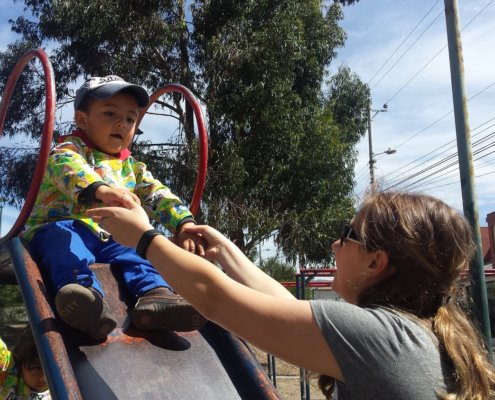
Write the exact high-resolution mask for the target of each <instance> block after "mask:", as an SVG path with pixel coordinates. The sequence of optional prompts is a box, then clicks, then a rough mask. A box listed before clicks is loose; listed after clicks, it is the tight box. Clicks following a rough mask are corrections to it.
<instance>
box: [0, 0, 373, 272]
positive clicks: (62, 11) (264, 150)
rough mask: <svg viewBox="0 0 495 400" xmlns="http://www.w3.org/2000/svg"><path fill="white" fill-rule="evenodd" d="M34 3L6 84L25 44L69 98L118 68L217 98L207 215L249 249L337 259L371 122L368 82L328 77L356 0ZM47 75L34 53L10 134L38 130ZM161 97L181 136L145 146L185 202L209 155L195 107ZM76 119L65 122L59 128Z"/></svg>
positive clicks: (8, 163)
mask: <svg viewBox="0 0 495 400" xmlns="http://www.w3.org/2000/svg"><path fill="white" fill-rule="evenodd" d="M24 3H25V8H26V11H29V12H31V13H32V15H33V16H32V17H27V16H20V17H18V18H17V19H16V20H15V21H12V22H11V25H12V29H13V30H14V31H15V32H17V33H18V34H19V36H20V39H19V40H18V41H16V42H14V43H12V44H10V45H9V46H8V48H7V50H6V51H5V52H3V53H1V54H0V65H1V76H0V80H1V82H2V85H4V84H5V82H6V79H7V76H8V74H9V71H10V69H11V68H12V66H13V64H14V62H15V61H16V59H17V58H18V57H19V56H20V54H22V53H23V52H24V51H25V50H26V49H29V48H32V47H37V46H43V47H45V48H46V49H47V51H48V52H49V55H50V58H51V60H52V62H53V66H54V70H55V75H56V82H57V98H58V99H59V102H60V104H65V103H68V102H70V101H71V100H72V99H73V95H74V93H73V92H72V91H71V90H70V88H69V87H70V84H71V83H73V82H75V81H77V80H80V79H81V77H87V76H90V75H100V76H101V75H108V74H116V75H119V76H122V77H123V78H125V79H126V80H130V81H132V82H135V83H138V84H142V85H144V86H146V87H147V88H148V89H149V90H150V91H154V90H155V89H157V88H159V87H161V86H163V85H164V84H167V83H172V82H177V83H181V84H183V85H185V86H187V87H188V88H189V89H191V90H192V91H193V93H195V94H196V96H197V97H198V98H200V99H201V101H202V102H203V104H204V105H205V109H206V112H207V120H208V130H209V135H210V139H209V151H210V158H209V170H208V181H207V186H206V190H205V194H204V197H203V202H202V206H201V211H200V214H199V216H198V219H199V220H200V221H203V222H206V223H209V224H211V225H213V226H216V227H217V228H219V229H220V230H221V231H223V232H225V233H226V234H227V235H228V236H229V237H230V238H231V239H233V240H235V241H236V243H237V244H238V245H239V246H240V247H241V248H242V249H243V250H244V251H246V252H249V251H250V250H252V249H253V247H254V246H255V245H256V244H257V243H259V242H260V241H263V240H266V239H267V238H268V237H270V236H273V237H274V241H275V243H276V245H277V246H279V247H280V250H281V251H282V252H283V254H284V255H285V256H286V257H287V259H288V260H290V261H295V260H298V261H300V262H302V263H309V262H312V263H322V262H323V263H324V262H326V261H328V257H329V251H330V244H331V242H332V240H333V239H334V238H335V237H336V236H337V235H338V231H339V229H340V226H341V222H342V220H343V219H345V218H347V217H349V216H350V215H351V214H352V212H353V198H352V190H353V186H354V181H353V179H354V176H353V167H354V163H355V160H356V153H355V150H354V145H355V144H356V143H357V141H358V140H359V139H360V137H361V136H362V135H363V133H364V131H365V127H366V115H365V113H364V112H363V110H365V105H366V101H367V98H368V96H369V93H368V88H367V86H366V85H365V84H364V83H362V82H361V81H360V80H359V78H358V77H357V76H356V75H355V74H354V73H352V71H350V70H349V69H348V68H347V67H345V66H342V67H340V68H339V69H338V70H337V72H336V73H335V74H334V75H333V76H329V75H328V74H327V71H328V70H329V66H330V64H331V62H332V60H333V59H334V58H335V56H336V51H337V49H338V48H339V47H342V46H343V45H344V42H345V33H344V31H343V30H342V28H341V27H340V25H339V23H340V21H341V20H342V18H343V14H342V5H349V4H352V3H354V1H348V0H346V1H340V2H327V1H314V0H311V1H308V0H304V1H302V0H263V1H260V0H244V1H231V0H208V1H204V0H196V1H187V2H186V1H185V0H175V1H166V0H150V1H138V0H107V1H96V0H89V1H85V2H80V1H79V0H50V1H49V0H36V1H35V0H25V1H24ZM340 3H341V4H340ZM42 86H43V85H42V82H41V81H40V76H39V74H38V73H37V70H36V65H35V64H34V65H32V66H31V71H26V73H25V74H23V76H22V78H21V81H20V85H19V90H17V91H16V93H15V96H14V98H13V101H12V105H11V108H10V112H9V115H8V121H7V124H6V127H5V130H6V134H7V135H15V134H17V133H21V132H23V133H26V134H28V135H29V136H31V137H33V138H39V135H40V134H41V129H40V127H41V124H42V118H43V113H42V108H41V107H42V104H43V87H42ZM160 106H161V107H163V108H164V109H167V110H173V111H174V112H175V113H176V115H177V118H178V119H179V120H180V121H181V126H182V130H181V137H180V139H179V141H180V142H181V143H182V144H183V145H181V146H175V147H174V151H173V152H171V153H164V152H163V151H161V149H157V148H156V147H147V146H143V145H141V146H139V143H140V142H141V144H143V143H142V142H143V141H142V140H141V141H140V140H138V146H137V147H136V148H135V149H134V152H135V153H137V155H138V156H139V157H140V158H144V160H145V161H147V162H149V163H150V169H151V170H152V171H153V172H154V173H155V175H157V177H159V178H160V179H163V180H164V181H166V182H170V184H171V186H173V188H174V190H175V191H176V192H177V193H179V194H180V195H181V196H182V197H184V198H186V199H187V198H190V195H191V192H192V189H193V182H194V171H195V169H196V165H197V162H198V160H197V156H196V153H197V145H198V144H197V140H196V138H195V136H194V123H193V115H192V112H191V110H190V109H189V108H188V107H187V106H185V105H184V103H183V102H182V101H181V99H180V97H179V96H176V95H174V96H169V97H167V98H166V99H165V100H164V101H161V102H160ZM70 123H71V121H70V120H69V119H68V120H62V121H57V128H56V132H55V137H57V136H58V135H59V134H61V133H65V132H66V131H67V130H68V129H70V128H69V125H70ZM20 155H21V153H20V150H19V149H15V150H11V151H4V150H2V152H1V153H0V169H3V170H0V174H1V175H0V184H1V187H2V189H1V190H6V191H8V192H9V194H10V197H11V198H12V199H17V201H20V200H21V199H22V196H23V194H24V193H25V191H26V186H27V182H24V183H25V184H24V186H23V185H22V184H20V183H22V182H19V180H16V179H12V174H10V173H9V171H14V170H17V171H24V172H23V175H24V176H29V168H30V166H31V165H32V163H31V161H32V157H33V156H32V155H31V156H30V155H29V152H24V153H22V157H21V156H20ZM30 157H31V158H30ZM6 169H7V170H6Z"/></svg>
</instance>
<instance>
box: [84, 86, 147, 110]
mask: <svg viewBox="0 0 495 400" xmlns="http://www.w3.org/2000/svg"><path fill="white" fill-rule="evenodd" d="M122 90H130V91H131V92H132V93H134V94H135V95H136V98H137V100H138V105H139V107H146V106H147V105H148V102H149V101H150V98H149V96H148V92H146V90H145V89H144V88H143V87H141V86H139V85H133V84H132V83H126V84H122V83H119V82H115V83H107V84H106V85H103V86H100V87H98V88H96V89H93V90H91V91H89V92H88V93H87V95H88V96H91V97H93V98H95V99H98V100H105V99H108V98H109V97H112V96H114V95H116V94H117V93H120V92H121V91H122Z"/></svg>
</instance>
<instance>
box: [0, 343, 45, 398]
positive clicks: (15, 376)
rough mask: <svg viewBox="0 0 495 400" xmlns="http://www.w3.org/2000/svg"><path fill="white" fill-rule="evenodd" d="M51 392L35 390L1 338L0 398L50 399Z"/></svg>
mask: <svg viewBox="0 0 495 400" xmlns="http://www.w3.org/2000/svg"><path fill="white" fill-rule="evenodd" d="M50 399H51V396H50V392H49V391H48V390H45V391H44V392H41V393H39V392H33V391H32V390H31V389H30V388H29V386H27V385H26V383H25V382H24V380H23V379H22V377H21V374H20V372H19V369H18V368H17V366H16V364H15V362H14V359H13V358H12V357H11V353H10V351H9V350H8V349H7V345H6V344H5V343H4V342H3V340H2V339H0V400H50Z"/></svg>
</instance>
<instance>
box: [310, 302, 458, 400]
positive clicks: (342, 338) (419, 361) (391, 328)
mask: <svg viewBox="0 0 495 400" xmlns="http://www.w3.org/2000/svg"><path fill="white" fill-rule="evenodd" d="M311 307H312V309H313V314H314V316H315V319H316V322H317V323H318V326H319V327H320V329H321V331H322V332H323V335H324V336H325V339H326V341H327V343H328V345H329V346H330V348H331V350H332V352H333V354H334V356H335V358H336V360H337V362H338V364H339V366H340V369H341V371H342V374H343V377H344V380H345V383H342V382H340V381H336V383H337V385H336V386H337V390H336V391H335V392H336V394H337V395H336V396H335V397H334V398H336V399H337V398H338V400H351V399H352V400H368V399H369V400H377V399H379V400H389V399H390V400H398V399H400V400H430V399H431V400H437V399H438V397H437V396H436V394H435V393H436V392H445V391H446V387H447V382H448V376H449V374H448V372H445V374H444V372H443V371H448V368H446V367H445V365H444V363H443V362H442V357H441V355H440V352H439V350H438V342H437V340H436V338H435V337H434V336H433V335H432V334H431V333H429V332H428V331H427V330H426V329H425V328H423V327H421V326H420V325H418V324H417V323H416V322H413V321H411V320H410V319H408V318H405V317H404V316H401V315H400V314H398V313H395V312H392V311H390V310H387V309H385V308H361V307H357V306H355V305H352V304H349V303H345V302H341V301H331V300H314V301H311Z"/></svg>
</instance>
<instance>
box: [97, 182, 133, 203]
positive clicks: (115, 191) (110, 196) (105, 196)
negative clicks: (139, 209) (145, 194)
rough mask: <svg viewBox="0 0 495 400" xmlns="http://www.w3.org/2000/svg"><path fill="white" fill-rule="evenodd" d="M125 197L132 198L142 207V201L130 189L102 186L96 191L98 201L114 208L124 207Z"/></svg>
mask: <svg viewBox="0 0 495 400" xmlns="http://www.w3.org/2000/svg"><path fill="white" fill-rule="evenodd" d="M124 195H127V196H130V198H131V199H132V201H134V202H135V203H136V204H138V205H141V200H139V197H137V196H136V195H135V194H134V193H132V192H131V191H130V190H128V189H121V188H113V187H110V186H107V185H101V186H99V187H98V188H97V189H96V191H95V197H96V199H98V200H100V201H101V202H102V203H103V204H105V205H107V206H112V207H123V206H124V202H123V198H124Z"/></svg>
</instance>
